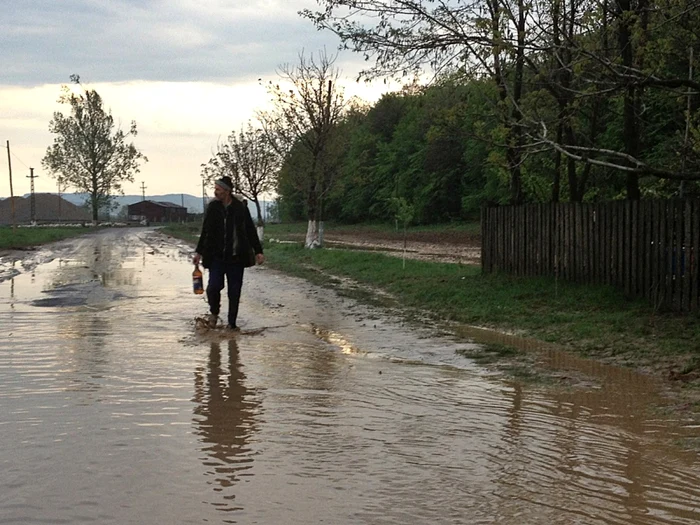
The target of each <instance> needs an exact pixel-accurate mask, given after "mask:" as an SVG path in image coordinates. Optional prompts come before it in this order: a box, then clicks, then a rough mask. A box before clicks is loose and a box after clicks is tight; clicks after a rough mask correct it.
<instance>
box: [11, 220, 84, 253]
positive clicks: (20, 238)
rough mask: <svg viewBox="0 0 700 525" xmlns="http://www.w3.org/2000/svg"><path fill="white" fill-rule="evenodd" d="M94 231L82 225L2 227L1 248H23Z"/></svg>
mask: <svg viewBox="0 0 700 525" xmlns="http://www.w3.org/2000/svg"><path fill="white" fill-rule="evenodd" d="M92 231H94V229H92V228H85V227H82V226H56V227H54V226H33V227H31V228H14V229H13V228H11V227H9V226H2V227H0V249H3V250H22V249H26V248H29V247H32V246H38V245H40V244H46V243H50V242H55V241H60V240H62V239H68V238H70V237H77V236H78V235H84V234H86V233H90V232H92Z"/></svg>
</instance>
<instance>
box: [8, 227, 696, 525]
mask: <svg viewBox="0 0 700 525" xmlns="http://www.w3.org/2000/svg"><path fill="white" fill-rule="evenodd" d="M188 256H189V249H187V248H186V247H185V246H183V245H181V244H179V243H178V242H177V241H173V240H169V239H166V238H165V237H162V236H160V235H159V234H157V233H154V232H153V231H152V230H148V229H132V230H113V231H106V232H102V233H99V234H95V235H90V236H87V237H84V238H81V239H77V240H72V241H65V242H62V243H58V244H56V245H54V246H53V247H51V248H50V249H42V250H40V251H38V252H32V253H30V254H27V255H26V256H23V257H22V258H21V259H18V260H14V261H13V259H12V258H11V257H4V258H3V259H2V260H1V261H0V279H2V282H0V327H1V329H2V338H1V339H0V385H2V386H1V389H0V472H1V474H0V523H32V524H33V523H90V522H92V523H100V524H105V523H107V524H125V523H133V524H162V523H241V524H275V525H276V524H305V525H306V524H311V523H331V524H406V523H411V524H423V523H426V524H427V523H430V524H436V523H439V524H443V523H444V524H446V523H460V524H478V523H501V524H530V523H532V524H540V523H542V524H544V523H546V524H572V523H580V524H622V523H629V524H665V523H669V524H670V523H677V524H681V523H688V524H690V523H698V521H700V461H699V460H698V458H697V456H696V455H695V454H692V453H688V452H682V451H681V450H680V448H678V447H676V446H674V444H673V441H674V440H675V439H676V438H680V437H684V436H687V435H688V434H689V433H690V434H692V433H693V432H695V435H697V433H698V431H697V429H692V428H688V427H687V426H684V424H683V422H678V421H669V420H667V419H662V418H661V417H660V416H655V415H653V413H650V412H649V411H647V410H646V408H647V406H648V404H649V403H650V402H651V401H652V396H653V394H652V393H651V392H653V390H654V388H655V387H654V385H653V384H650V383H648V382H647V381H646V380H645V379H644V378H640V377H639V376H635V375H632V374H628V375H627V376H625V375H624V374H620V375H618V376H616V377H617V378H615V379H606V378H610V377H613V376H614V375H615V374H618V372H616V371H611V370H608V369H600V370H598V369H597V368H595V367H592V368H591V370H589V371H588V373H590V374H591V375H593V376H596V377H598V380H597V381H596V382H594V383H592V384H591V386H590V387H583V388H581V387H579V388H576V389H565V390H559V391H551V390H550V389H544V388H541V387H537V386H532V385H530V386H527V385H522V384H518V383H516V382H505V381H503V380H501V379H499V378H497V377H493V376H491V375H490V374H488V373H487V372H486V371H484V370H483V369H481V368H480V367H478V366H476V365H475V364H473V363H472V362H471V361H470V360H468V359H466V358H463V357H460V356H459V355H458V354H457V353H456V352H457V351H458V350H460V349H469V348H472V347H473V345H474V343H471V342H469V340H468V339H464V338H454V337H445V336H441V337H438V336H436V335H435V333H434V332H431V331H429V330H427V329H426V330H425V331H421V330H416V329H415V328H411V327H408V326H403V325H401V324H400V322H398V321H395V320H392V319H390V318H387V317H386V316H383V315H381V314H380V313H378V312H375V311H372V310H370V309H367V308H364V307H361V306H358V305H357V304H355V303H353V302H352V301H350V300H347V299H342V298H339V297H336V296H335V295H334V294H332V293H330V292H327V291H322V290H319V289H316V288H313V287H310V286H308V285H306V284H304V283H303V282H301V281H296V280H291V279H288V278H286V277H283V276H281V275H279V274H277V273H274V272H272V271H270V270H268V269H266V268H264V267H263V268H255V269H252V270H250V271H248V272H247V273H246V281H245V285H244V298H243V302H242V308H241V316H242V319H241V324H242V325H243V328H244V329H247V330H251V331H254V333H257V332H258V331H259V329H262V331H261V332H260V333H258V335H238V336H235V337H230V336H228V335H227V334H226V333H224V332H222V331H213V332H209V333H198V332H197V331H196V330H195V327H194V323H193V319H194V317H195V316H197V315H201V314H203V313H205V312H206V304H205V303H204V300H203V298H202V297H201V296H195V295H193V294H192V293H191V291H190V290H191V288H190V272H191V266H190V265H189V264H188ZM544 354H545V355H548V356H549V359H551V361H552V363H553V365H557V366H564V367H574V368H575V367H578V368H586V366H588V365H584V364H581V363H578V364H576V363H573V364H572V363H569V362H568V361H566V362H563V361H562V359H564V358H562V357H561V355H560V354H555V353H551V352H549V353H548V351H545V352H544ZM556 361H562V362H559V363H556ZM594 368H595V369H594Z"/></svg>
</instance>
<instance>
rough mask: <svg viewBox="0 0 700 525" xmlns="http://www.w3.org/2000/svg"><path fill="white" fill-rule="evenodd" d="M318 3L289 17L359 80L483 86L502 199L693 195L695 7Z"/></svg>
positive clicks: (698, 149)
mask: <svg viewBox="0 0 700 525" xmlns="http://www.w3.org/2000/svg"><path fill="white" fill-rule="evenodd" d="M319 4H320V5H321V9H320V10H319V11H312V10H305V11H303V12H302V15H303V16H305V17H306V18H308V19H309V20H311V21H312V22H313V23H314V24H315V25H316V26H317V27H318V28H320V29H327V30H330V31H333V32H334V33H336V34H337V35H338V36H339V37H340V39H341V40H342V41H343V43H344V45H345V46H346V47H347V48H350V49H352V50H354V51H356V52H358V53H361V54H362V55H363V56H364V57H365V59H367V60H368V61H369V62H370V66H369V67H368V69H367V70H365V71H364V72H363V73H362V76H364V77H367V78H373V77H382V76H387V75H394V76H406V75H411V74H423V73H426V72H432V73H433V74H434V75H435V76H436V77H437V78H445V77H449V76H450V75H452V76H456V77H460V78H461V79H462V80H463V83H464V84H467V85H469V84H472V83H474V82H481V81H483V80H486V81H488V82H490V83H491V85H492V86H493V88H494V89H495V92H496V98H495V99H493V100H492V106H491V107H490V108H488V109H487V110H486V111H485V113H488V114H489V116H490V120H492V121H493V122H492V125H491V126H490V130H491V131H492V132H494V134H493V135H492V137H491V141H490V144H489V168H488V169H489V170H490V172H491V174H492V175H493V176H495V177H496V179H504V177H503V175H504V174H505V175H506V177H507V179H508V180H507V182H508V186H509V192H510V195H509V200H510V201H511V202H514V203H519V202H522V201H523V200H542V199H545V198H549V199H551V200H553V201H558V200H559V199H560V198H566V199H570V200H574V201H580V200H583V199H590V198H592V196H596V198H603V197H611V196H612V197H615V196H624V197H627V198H631V199H638V198H640V197H641V196H642V195H651V194H667V195H668V194H670V193H673V192H680V191H681V190H682V191H684V192H690V193H691V194H692V192H696V191H697V184H696V182H692V183H691V182H690V181H698V180H700V142H698V139H699V137H700V132H698V124H699V121H700V112H699V111H698V107H699V105H700V104H699V102H700V101H699V100H698V99H699V96H698V93H699V92H700V83H699V82H697V81H696V80H695V78H696V73H695V72H697V70H698V67H697V66H698V60H699V59H700V40H699V39H698V38H697V30H696V28H697V27H698V24H699V23H700V10H698V9H697V6H696V5H695V3H694V2H693V1H692V0H651V1H647V0H644V1H642V0H622V1H621V2H617V3H613V4H610V3H608V2H603V3H596V2H591V1H588V0H584V1H583V2H564V1H563V0H549V1H545V2H535V3H531V2H523V1H522V0H483V1H481V2H471V1H467V0H455V1H454V2H449V3H445V2H433V1H429V0H400V1H399V0H388V1H387V0H366V1H363V2H356V1H354V0H319ZM348 9H349V10H348ZM398 125H399V124H398V123H397V124H396V126H395V128H397V127H398ZM383 136H384V140H385V141H388V135H387V134H386V133H384V135H383ZM448 136H449V137H450V140H456V138H454V137H453V135H451V134H450V135H448ZM435 147H436V148H438V150H439V149H440V146H439V145H438V144H436V145H435ZM543 156H544V157H546V158H545V159H542V158H541V157H543ZM405 160H409V159H408V158H407V159H405ZM532 168H536V169H532ZM442 175H443V177H447V178H444V179H442V180H450V176H449V174H447V173H442ZM659 180H664V181H666V182H664V183H663V184H659ZM431 181H432V182H433V183H434V184H437V185H439V184H440V183H441V180H440V178H439V177H438V178H437V179H431ZM494 182H496V181H495V179H493V178H491V177H489V183H490V184H493V183H494ZM594 184H595V185H598V187H592V185H594ZM501 185H502V182H499V183H497V186H501ZM434 189H435V186H433V189H432V190H431V189H430V188H426V189H425V190H426V192H427V193H428V194H426V195H424V197H425V198H430V195H429V194H430V193H431V191H433V190H434ZM498 200H501V199H500V196H499V199H498ZM463 202H464V199H463Z"/></svg>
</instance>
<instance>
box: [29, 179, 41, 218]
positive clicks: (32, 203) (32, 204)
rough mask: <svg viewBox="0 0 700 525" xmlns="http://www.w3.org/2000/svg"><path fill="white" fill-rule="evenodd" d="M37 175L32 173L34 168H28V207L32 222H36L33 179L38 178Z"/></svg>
mask: <svg viewBox="0 0 700 525" xmlns="http://www.w3.org/2000/svg"><path fill="white" fill-rule="evenodd" d="M38 177H39V175H34V168H29V175H27V178H28V179H29V180H30V181H31V185H30V191H31V193H30V195H29V202H30V209H31V216H30V218H31V221H32V224H34V223H36V201H35V199H34V179H36V178H38Z"/></svg>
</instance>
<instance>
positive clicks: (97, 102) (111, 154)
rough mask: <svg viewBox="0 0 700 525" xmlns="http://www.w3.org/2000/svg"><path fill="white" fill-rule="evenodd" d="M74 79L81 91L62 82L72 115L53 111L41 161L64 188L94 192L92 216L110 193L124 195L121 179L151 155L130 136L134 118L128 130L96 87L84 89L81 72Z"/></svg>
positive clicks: (107, 201)
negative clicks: (50, 139)
mask: <svg viewBox="0 0 700 525" xmlns="http://www.w3.org/2000/svg"><path fill="white" fill-rule="evenodd" d="M71 82H72V83H73V84H74V85H75V86H77V87H78V88H80V90H82V92H80V93H74V92H72V91H71V89H70V88H69V87H68V86H65V85H64V86H63V88H62V93H61V96H60V98H59V102H61V103H62V104H67V105H69V106H70V111H71V114H70V115H68V116H65V115H63V113H61V112H58V111H57V112H55V113H54V115H53V119H52V120H51V122H50V123H49V131H50V132H51V133H53V134H54V135H56V136H55V137H54V142H53V145H51V146H49V148H47V150H46V154H45V156H44V158H43V159H42V161H41V163H42V166H43V167H44V169H46V170H47V171H49V172H50V173H51V175H53V176H55V177H57V178H58V179H59V182H60V184H61V185H63V186H64V187H72V188H74V189H75V190H76V191H77V192H85V193H87V194H89V195H90V204H91V208H92V218H93V221H95V222H96V221H97V219H98V210H99V209H100V208H102V207H105V206H108V205H109V204H110V200H111V199H110V198H111V196H112V195H114V194H115V193H116V194H123V191H122V183H123V182H133V180H134V174H136V173H139V164H140V162H142V161H143V162H147V161H148V159H147V158H146V157H145V156H144V155H143V154H142V153H141V152H140V151H139V150H138V149H136V146H134V145H133V143H127V138H128V137H129V136H136V134H137V131H136V122H133V121H132V123H131V126H130V128H129V131H128V132H126V133H125V132H124V131H122V130H121V129H119V128H118V127H117V129H115V124H114V118H113V117H112V113H111V111H105V109H104V107H103V102H102V97H100V95H99V94H98V93H97V91H95V90H94V89H85V88H84V87H83V85H82V84H81V83H80V78H79V77H78V76H77V75H72V76H71Z"/></svg>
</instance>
